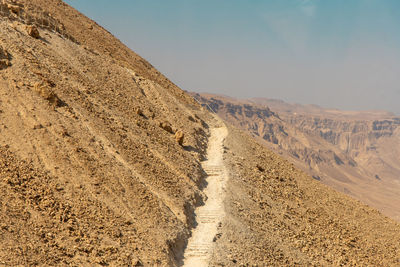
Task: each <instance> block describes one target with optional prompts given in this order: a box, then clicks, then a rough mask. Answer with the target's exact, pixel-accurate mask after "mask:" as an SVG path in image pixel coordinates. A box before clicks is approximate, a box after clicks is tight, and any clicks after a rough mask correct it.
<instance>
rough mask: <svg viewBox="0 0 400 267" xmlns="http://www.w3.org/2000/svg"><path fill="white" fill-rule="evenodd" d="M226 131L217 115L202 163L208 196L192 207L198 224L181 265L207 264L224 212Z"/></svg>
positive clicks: (205, 191) (226, 175) (226, 177)
mask: <svg viewBox="0 0 400 267" xmlns="http://www.w3.org/2000/svg"><path fill="white" fill-rule="evenodd" d="M227 134H228V129H227V128H226V126H225V124H224V123H223V122H222V121H220V120H219V119H218V124H217V125H216V126H214V127H213V128H212V129H211V137H210V141H209V145H208V151H207V160H205V161H204V162H203V163H202V167H203V169H204V170H205V171H206V173H207V174H208V177H207V178H206V181H207V183H208V184H207V187H206V188H205V189H204V193H205V194H206V196H207V200H206V202H205V205H204V206H201V207H198V208H197V209H196V210H195V214H196V222H197V226H196V227H195V228H194V229H193V231H192V237H191V238H190V239H189V241H188V245H187V248H186V250H185V253H184V265H183V266H191V267H193V266H208V262H209V259H210V256H211V254H212V251H213V246H214V244H215V243H214V238H215V237H216V235H217V233H218V232H217V228H218V224H219V223H220V222H221V220H222V218H223V217H224V215H225V214H224V213H225V212H224V205H223V201H224V198H225V184H226V181H227V180H228V173H227V171H226V168H225V165H224V162H223V153H224V151H223V141H224V139H225V137H226V136H227Z"/></svg>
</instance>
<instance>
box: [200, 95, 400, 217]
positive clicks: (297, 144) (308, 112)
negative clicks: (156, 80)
mask: <svg viewBox="0 0 400 267" xmlns="http://www.w3.org/2000/svg"><path fill="white" fill-rule="evenodd" d="M196 98H198V99H199V100H201V101H202V102H204V103H207V104H208V105H209V106H210V107H211V108H212V109H213V110H215V111H216V112H217V113H218V114H220V116H222V117H223V118H225V119H226V120H227V121H229V122H231V123H232V124H234V125H236V126H238V127H240V128H242V129H244V130H247V131H248V132H250V133H251V134H252V135H253V136H255V137H256V138H257V139H258V140H259V141H260V142H262V143H264V144H265V145H267V146H268V147H270V148H272V149H273V150H275V151H276V152H278V153H280V154H282V155H284V156H285V157H288V158H290V159H291V161H292V162H294V163H296V165H297V166H299V167H301V168H302V169H303V170H305V171H307V172H308V173H309V174H310V175H312V176H313V177H314V178H315V179H317V180H320V181H322V182H323V183H325V184H327V185H330V186H332V187H334V188H335V189H336V190H338V191H341V192H344V193H346V194H348V195H351V196H353V197H355V198H357V199H359V200H361V201H363V202H364V203H366V204H368V205H371V206H373V207H376V208H378V209H379V210H381V211H382V212H383V213H385V214H386V215H388V216H390V217H392V218H394V219H396V220H400V197H399V196H400V179H399V177H400V162H399V161H398V160H397V159H399V158H400V127H399V126H400V118H399V117H396V116H394V115H393V114H390V113H387V112H379V111H376V112H374V111H371V112H367V111H366V112H345V111H338V110H327V109H322V108H320V107H318V106H312V105H310V106H302V105H298V104H287V103H284V102H282V101H277V100H269V99H250V100H236V99H233V98H228V97H223V96H215V95H207V94H204V95H202V96H200V95H197V96H196ZM270 108H271V109H272V110H273V111H271V109H270Z"/></svg>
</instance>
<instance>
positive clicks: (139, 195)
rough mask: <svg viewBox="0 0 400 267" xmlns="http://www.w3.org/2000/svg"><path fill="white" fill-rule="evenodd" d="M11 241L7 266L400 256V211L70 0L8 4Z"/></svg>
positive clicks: (5, 140) (2, 184) (3, 112)
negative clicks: (204, 93)
mask: <svg viewBox="0 0 400 267" xmlns="http://www.w3.org/2000/svg"><path fill="white" fill-rule="evenodd" d="M202 208H203V210H205V211H204V213H202V210H201V209H202ZM205 226H206V227H205ZM201 229H206V230H205V231H204V230H201ZM199 231H200V233H206V235H207V238H209V239H207V240H205V241H204V240H203V239H201V238H200V240H196V233H199ZM201 231H203V232H201ZM200 236H201V235H200ZM0 240H1V241H2V242H0V265H2V266H3V265H4V266H71V265H72V266H181V265H183V264H186V265H187V264H188V263H189V262H190V260H193V262H203V263H204V265H210V266H218V265H220V266H240V265H245V266H246V265H256V266H262V265H288V266H293V265H294V264H301V265H315V266H320V265H324V266H326V265H340V264H344V265H346V264H353V265H364V266H365V265H386V266H389V265H392V266H394V265H398V264H400V258H399V255H400V246H399V244H400V226H399V224H398V223H396V222H395V221H392V220H390V219H388V218H387V217H385V216H383V215H381V214H380V213H379V212H378V211H376V210H374V209H371V208H369V207H367V206H365V205H363V204H361V203H359V202H357V201H355V200H353V199H351V198H348V197H346V196H345V195H343V194H341V193H337V192H336V191H334V190H332V189H329V188H328V187H326V186H324V185H322V184H320V183H319V182H317V181H315V180H314V179H312V178H311V177H309V176H307V175H306V174H304V173H303V172H301V171H299V170H297V169H296V168H295V167H294V166H293V165H292V164H290V163H288V162H287V161H285V160H282V159H281V158H280V157H279V156H277V155H276V154H274V153H272V152H271V151H270V150H268V149H267V148H265V147H263V146H260V145H258V144H257V142H255V141H254V140H253V139H252V138H250V137H249V136H248V135H246V134H244V133H243V132H241V131H239V130H238V129H236V128H234V127H232V126H230V125H225V123H224V122H222V121H221V120H220V119H219V118H218V117H217V116H215V115H214V114H212V113H211V112H209V111H208V110H207V109H204V108H203V107H202V106H201V105H199V104H198V103H197V102H196V101H195V100H194V99H193V98H192V97H191V96H190V95H188V94H186V93H185V92H184V91H182V90H181V89H179V88H178V87H177V86H175V85H174V84H173V83H171V82H170V81H169V80H168V79H167V78H166V77H164V76H163V75H162V74H161V73H160V72H158V71H157V70H156V69H155V68H153V67H152V66H151V65H150V64H149V63H148V62H146V61H145V60H144V59H142V58H141V57H140V56H138V55H137V54H135V53H134V52H132V51H131V50H130V49H128V48H127V47H126V46H124V45H123V44H122V43H121V42H120V41H118V40H117V39H116V38H115V37H113V36H112V35H111V34H110V33H109V32H107V31H106V30H104V29H103V28H102V27H100V26H99V25H97V24H96V23H95V22H93V21H91V20H90V19H88V18H87V17H85V16H84V15H82V14H80V13H79V12H78V11H76V10H74V9H73V8H71V7H70V6H68V5H67V4H65V3H63V2H62V1H60V0H46V1H44V0H21V1H8V0H3V1H2V2H1V3H0ZM193 240H194V241H193ZM204 265H203V266H204Z"/></svg>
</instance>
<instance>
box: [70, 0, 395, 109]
mask: <svg viewBox="0 0 400 267" xmlns="http://www.w3.org/2000/svg"><path fill="white" fill-rule="evenodd" d="M66 2H67V3H69V4H71V5H72V6H74V7H75V8H77V9H78V10H79V11H81V12H82V13H84V14H85V15H87V16H88V17H90V18H92V19H93V20H95V21H96V22H98V23H99V24H100V25H102V26H103V27H105V28H106V29H107V30H109V31H110V32H111V33H112V34H114V35H115V36H116V37H118V38H119V39H120V40H121V41H122V42H124V43H125V44H126V45H127V46H128V47H130V48H131V49H132V50H134V51H135V52H137V53H138V54H139V55H141V56H142V57H144V58H145V59H146V60H148V61H149V62H150V63H151V64H152V65H153V66H155V67H156V68H157V69H158V70H159V71H160V72H162V73H163V74H165V75H166V76H167V77H168V78H170V79H171V80H172V81H173V82H174V83H176V84H177V85H178V86H180V87H181V88H182V89H183V90H187V91H195V92H208V93H215V94H224V95H228V96H232V97H239V98H252V97H266V98H274V99H282V100H284V101H286V102H291V103H300V104H316V105H319V106H322V107H326V108H337V109H345V110H387V111H391V112H394V113H397V114H400V105H399V104H398V103H397V101H398V100H399V99H400V86H399V84H400V75H399V73H400V34H399V31H400V30H399V29H400V2H398V1H395V0H390V1H389V0H386V1H385V0H384V1H382V0H381V1H378V0H363V1H361V0H358V1H356V0H355V1H351V2H349V1H344V0H338V1H321V0H293V1H289V0H280V1H260V0H254V1H244V0H238V1H227V0H221V1H210V0H204V1H195V0H171V1H162V0H152V1H123V0H117V1H112V2H111V1H106V0H96V1H94V0H68V1H66Z"/></svg>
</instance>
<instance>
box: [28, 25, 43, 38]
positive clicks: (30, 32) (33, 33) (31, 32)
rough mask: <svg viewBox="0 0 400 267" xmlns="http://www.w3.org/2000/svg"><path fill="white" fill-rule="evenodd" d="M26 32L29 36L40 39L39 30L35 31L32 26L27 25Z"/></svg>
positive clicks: (34, 27)
mask: <svg viewBox="0 0 400 267" xmlns="http://www.w3.org/2000/svg"><path fill="white" fill-rule="evenodd" d="M26 31H27V33H28V35H29V36H31V37H33V38H36V39H39V38H40V34H39V30H38V29H37V27H36V26H34V25H29V26H27V27H26Z"/></svg>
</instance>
